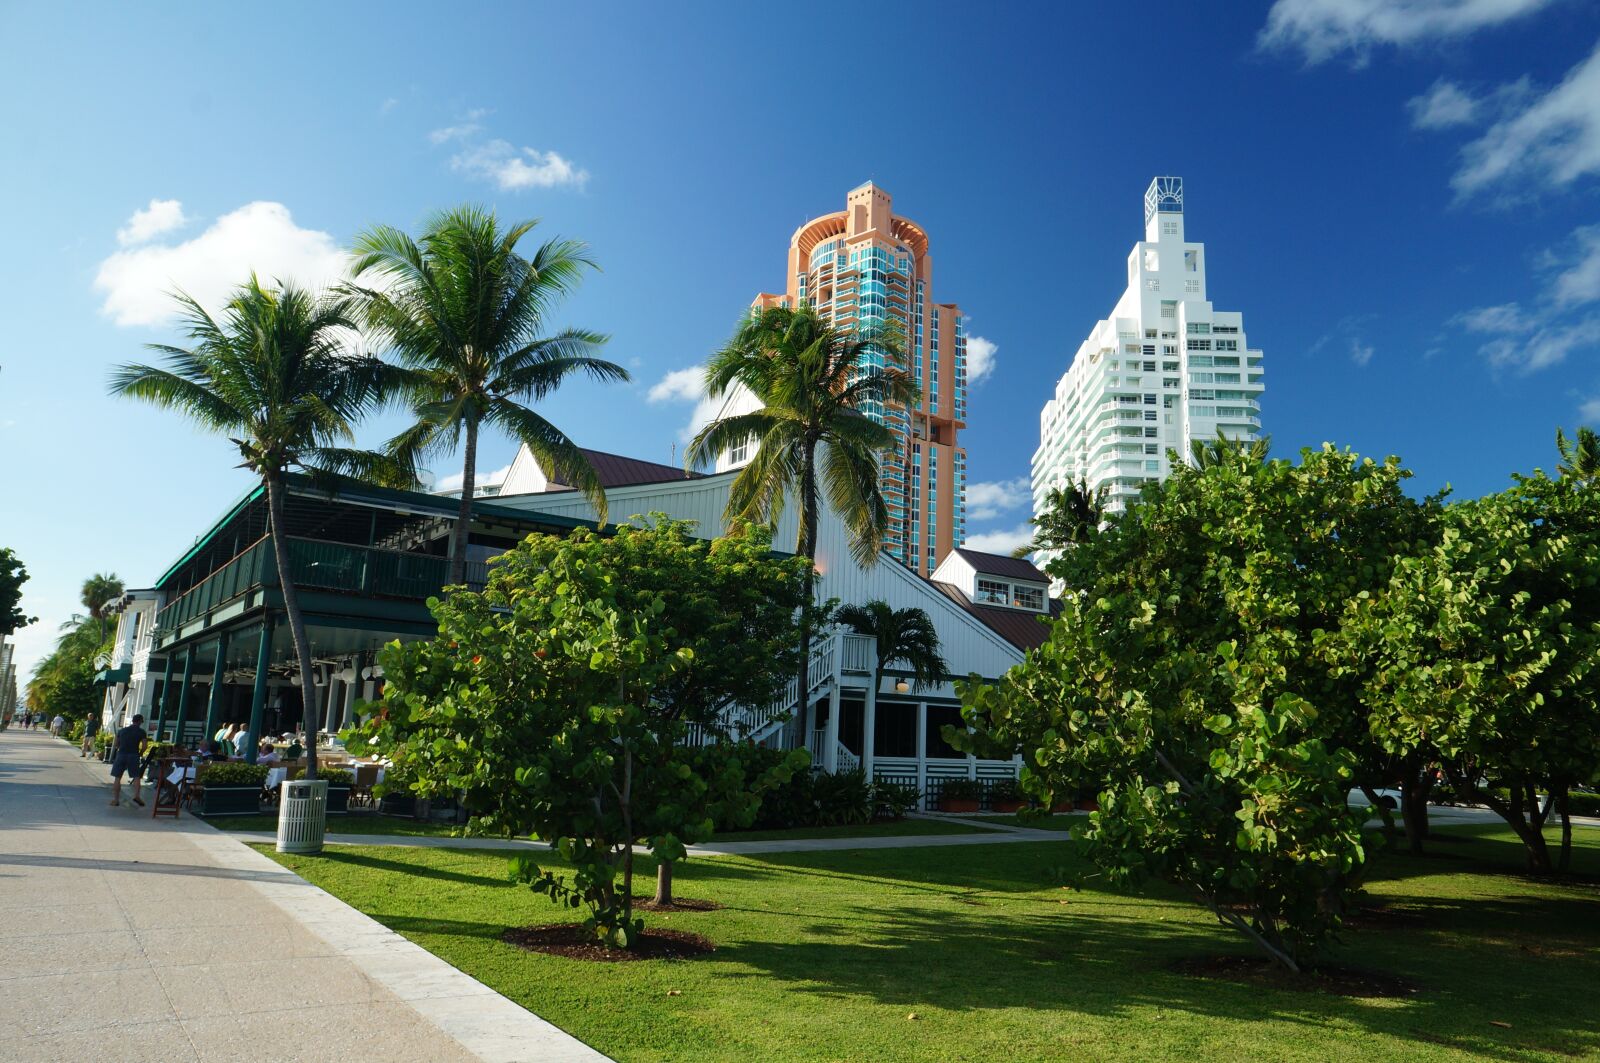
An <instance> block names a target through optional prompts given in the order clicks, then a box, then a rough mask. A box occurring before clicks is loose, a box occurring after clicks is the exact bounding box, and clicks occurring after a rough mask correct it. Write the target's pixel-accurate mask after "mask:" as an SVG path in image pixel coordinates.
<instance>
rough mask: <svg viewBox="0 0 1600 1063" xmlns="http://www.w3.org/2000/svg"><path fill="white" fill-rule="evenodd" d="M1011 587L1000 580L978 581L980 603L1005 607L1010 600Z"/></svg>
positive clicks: (981, 579)
mask: <svg viewBox="0 0 1600 1063" xmlns="http://www.w3.org/2000/svg"><path fill="white" fill-rule="evenodd" d="M1009 589H1010V588H1009V587H1007V585H1006V584H1004V583H1001V582H1000V581H999V580H992V579H983V578H982V577H979V579H978V601H980V602H983V603H984V604H986V605H1005V604H1006V602H1007V601H1008V600H1009V597H1010V596H1009V594H1008V593H1007V592H1008V591H1009Z"/></svg>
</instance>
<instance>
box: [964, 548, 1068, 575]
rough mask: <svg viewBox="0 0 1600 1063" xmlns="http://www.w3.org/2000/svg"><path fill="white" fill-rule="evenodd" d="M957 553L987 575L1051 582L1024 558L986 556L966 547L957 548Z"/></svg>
mask: <svg viewBox="0 0 1600 1063" xmlns="http://www.w3.org/2000/svg"><path fill="white" fill-rule="evenodd" d="M955 553H958V554H960V555H961V556H962V557H963V558H965V559H966V562H967V563H968V564H969V565H971V566H972V567H973V568H975V569H977V570H978V571H979V572H982V573H984V574H985V575H989V576H1004V577H1005V578H1006V579H1025V580H1032V581H1033V582H1035V583H1049V582H1050V577H1049V576H1046V575H1045V574H1044V573H1043V572H1040V571H1039V570H1038V569H1037V568H1035V567H1034V566H1033V562H1032V561H1028V560H1026V559H1024V558H1020V557H1007V556H1006V555H1005V554H986V553H984V552H983V551H982V550H969V549H967V548H966V547H965V546H958V547H956V548H955Z"/></svg>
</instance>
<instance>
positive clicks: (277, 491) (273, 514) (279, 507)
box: [250, 472, 317, 779]
mask: <svg viewBox="0 0 1600 1063" xmlns="http://www.w3.org/2000/svg"><path fill="white" fill-rule="evenodd" d="M265 480H266V485H267V534H268V535H270V536H271V537H272V556H273V559H274V560H275V561H276V562H277V565H278V587H279V589H280V590H282V591H283V615H284V617H285V618H286V619H287V620H288V621H289V639H290V642H291V643H292V644H293V646H294V656H295V663H296V665H297V666H298V667H299V669H300V722H301V725H302V726H304V727H305V731H306V776H305V777H306V778H307V779H315V778H316V777H317V721H316V720H315V719H313V718H312V707H313V705H314V703H315V702H316V700H317V699H316V690H317V688H316V674H315V673H314V672H313V671H312V670H311V644H310V643H309V642H307V641H306V618H305V616H304V615H303V614H302V613H301V612H300V595H299V592H298V591H296V590H295V587H294V570H293V569H291V568H290V567H289V547H288V544H287V543H286V542H285V537H284V535H283V534H282V529H283V474H282V473H277V472H271V473H268V474H267V475H266V477H265ZM250 740H251V741H252V742H255V743H257V744H258V745H259V744H260V742H261V736H260V735H251V736H250ZM254 759H255V758H253V757H252V758H251V760H252V761H253V760H254Z"/></svg>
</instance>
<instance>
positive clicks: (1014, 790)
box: [989, 779, 1027, 801]
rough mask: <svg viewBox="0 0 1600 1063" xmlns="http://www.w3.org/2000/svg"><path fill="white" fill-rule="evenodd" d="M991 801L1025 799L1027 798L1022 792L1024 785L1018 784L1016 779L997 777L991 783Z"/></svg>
mask: <svg viewBox="0 0 1600 1063" xmlns="http://www.w3.org/2000/svg"><path fill="white" fill-rule="evenodd" d="M989 800H990V801H1024V800H1027V798H1026V796H1025V795H1024V794H1023V792H1022V787H1020V786H1018V785H1017V780H1015V779H996V780H995V781H994V782H992V783H990V784H989Z"/></svg>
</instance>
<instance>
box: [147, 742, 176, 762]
mask: <svg viewBox="0 0 1600 1063" xmlns="http://www.w3.org/2000/svg"><path fill="white" fill-rule="evenodd" d="M176 748H178V747H177V746H175V745H173V744H172V743H171V742H151V743H150V744H149V745H147V746H145V747H144V759H145V760H146V761H148V762H149V763H151V764H154V763H155V762H156V761H158V760H160V759H161V758H162V757H170V756H172V751H173V750H174V749H176Z"/></svg>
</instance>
